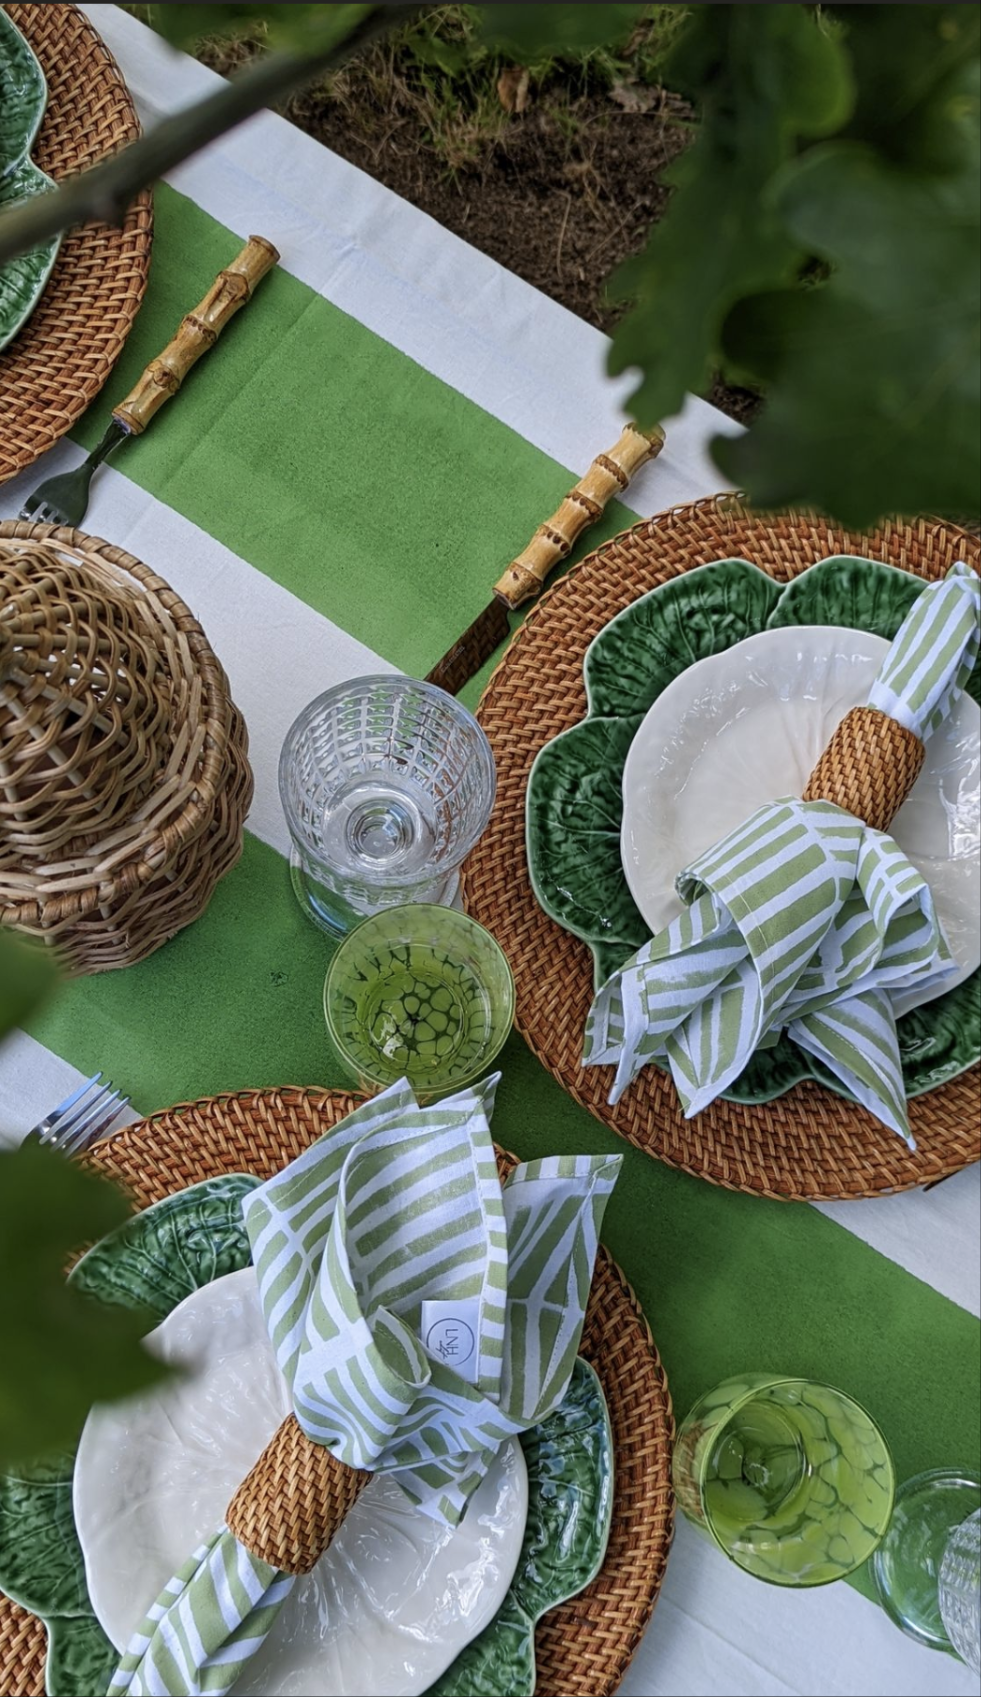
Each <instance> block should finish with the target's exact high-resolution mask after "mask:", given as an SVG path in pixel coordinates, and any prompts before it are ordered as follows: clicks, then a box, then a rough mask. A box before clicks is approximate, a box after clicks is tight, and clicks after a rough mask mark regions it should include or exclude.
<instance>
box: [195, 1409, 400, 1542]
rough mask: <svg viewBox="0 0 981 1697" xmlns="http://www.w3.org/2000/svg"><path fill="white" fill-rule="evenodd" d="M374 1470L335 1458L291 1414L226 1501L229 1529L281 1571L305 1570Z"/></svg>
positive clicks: (339, 1522)
mask: <svg viewBox="0 0 981 1697" xmlns="http://www.w3.org/2000/svg"><path fill="white" fill-rule="evenodd" d="M372 1477H373V1475H372V1474H371V1473H366V1472H363V1471H362V1470H361V1469H360V1468H357V1467H349V1466H348V1465H347V1463H346V1462H344V1461H338V1459H337V1457H336V1456H335V1455H332V1454H331V1451H330V1450H329V1449H326V1448H325V1447H324V1445H323V1444H315V1443H314V1442H313V1440H312V1439H311V1438H308V1437H307V1435H306V1433H305V1432H304V1431H303V1429H302V1427H301V1426H300V1424H299V1422H298V1421H297V1418H296V1415H295V1414H290V1415H288V1416H287V1418H286V1419H285V1420H284V1421H283V1423H282V1425H281V1426H280V1427H279V1429H278V1430H277V1431H276V1432H275V1433H274V1435H273V1436H272V1437H271V1438H270V1440H269V1442H268V1444H267V1445H266V1447H265V1449H264V1450H263V1452H262V1454H261V1455H260V1457H259V1459H258V1461H257V1462H256V1464H255V1466H254V1467H253V1469H252V1471H251V1472H250V1473H248V1474H247V1475H246V1477H245V1478H244V1479H243V1480H242V1483H241V1485H240V1486H239V1487H238V1490H237V1491H236V1492H235V1495H234V1496H233V1498H232V1500H231V1502H230V1503H229V1505H228V1512H227V1514H226V1516H225V1522H226V1525H227V1526H228V1530H229V1532H231V1533H232V1535H233V1537H235V1538H237V1539H238V1541H239V1543H240V1544H244V1546H245V1548H246V1549H247V1550H248V1551H249V1554H250V1555H253V1556H258V1557H259V1559H260V1560H261V1561H265V1562H268V1563H269V1565H270V1567H275V1568H278V1569H279V1571H280V1572H281V1573H292V1574H300V1573H309V1572H310V1570H311V1568H313V1567H316V1565H317V1563H318V1561H319V1560H320V1558H321V1556H322V1555H323V1553H324V1551H325V1550H326V1548H327V1546H328V1545H329V1543H330V1542H331V1539H332V1538H333V1537H334V1534H335V1533H336V1532H338V1531H339V1530H340V1528H341V1526H342V1524H343V1522H344V1519H345V1517H346V1515H347V1513H348V1510H349V1509H351V1508H353V1506H354V1504H355V1503H356V1502H357V1500H358V1498H359V1496H360V1495H361V1492H362V1491H363V1490H364V1488H365V1486H366V1485H367V1483H368V1481H369V1479H371V1478H372Z"/></svg>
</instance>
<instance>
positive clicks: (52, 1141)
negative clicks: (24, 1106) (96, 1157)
mask: <svg viewBox="0 0 981 1697" xmlns="http://www.w3.org/2000/svg"><path fill="white" fill-rule="evenodd" d="M101 1079H102V1074H101V1072H97V1073H93V1075H92V1077H91V1078H87V1079H86V1080H85V1083H84V1084H80V1085H79V1086H78V1089H77V1090H73V1091H72V1093H71V1095H70V1096H66V1097H65V1100H64V1101H63V1102H59V1103H58V1106H57V1107H56V1108H52V1110H51V1112H50V1114H45V1116H44V1118H43V1119H41V1120H38V1123H37V1125H35V1126H33V1127H32V1128H31V1130H30V1131H29V1132H28V1134H27V1135H28V1139H29V1140H33V1141H34V1142H35V1143H43V1144H45V1145H46V1146H47V1147H48V1148H49V1149H59V1150H61V1152H62V1153H63V1154H65V1155H73V1154H77V1153H78V1152H79V1151H80V1150H82V1149H87V1148H88V1146H89V1144H91V1143H94V1142H95V1141H96V1139H97V1138H99V1137H101V1136H102V1135H103V1133H104V1132H107V1131H108V1130H109V1128H110V1126H112V1125H113V1123H114V1122H115V1121H116V1120H117V1119H118V1118H119V1115H120V1114H121V1113H122V1112H123V1110H124V1109H125V1108H127V1107H128V1106H129V1097H128V1096H124V1095H123V1094H122V1092H121V1091H119V1090H114V1089H113V1087H112V1085H111V1084H110V1083H109V1082H108V1080H107V1081H106V1082H105V1083H101V1082H100V1080H101Z"/></svg>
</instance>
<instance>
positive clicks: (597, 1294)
mask: <svg viewBox="0 0 981 1697" xmlns="http://www.w3.org/2000/svg"><path fill="white" fill-rule="evenodd" d="M358 1102H359V1098H357V1097H354V1096H348V1095H341V1094H338V1093H336V1092H328V1091H321V1090H296V1089H284V1090H277V1091H273V1090H265V1091H241V1092H239V1093H237V1094H235V1095H228V1096H216V1097H211V1098H209V1099H207V1100H204V1101H200V1102H194V1103H190V1104H186V1105H184V1106H180V1107H176V1108H169V1109H166V1110H165V1111H163V1112H161V1113H158V1114H152V1115H151V1116H150V1117H149V1119H146V1120H144V1121H142V1122H141V1123H139V1124H137V1125H134V1126H130V1127H127V1128H126V1129H125V1130H124V1131H121V1132H119V1133H117V1135H116V1136H115V1137H112V1138H111V1139H109V1141H108V1142H106V1143H105V1144H104V1145H103V1146H101V1148H100V1151H99V1153H98V1154H97V1155H96V1156H95V1157H94V1158H93V1165H95V1166H97V1167H98V1168H100V1169H101V1170H102V1171H103V1172H105V1173H107V1174H108V1175H109V1176H110V1177H111V1178H114V1179H116V1180H118V1181H120V1182H121V1183H123V1184H125V1185H126V1187H127V1188H128V1189H129V1191H130V1192H131V1194H132V1195H133V1197H134V1200H135V1202H136V1204H137V1206H139V1207H147V1206H149V1204H150V1203H152V1202H157V1201H159V1200H160V1199H161V1198H162V1197H164V1196H168V1195H170V1194H171V1193H172V1192H173V1191H175V1190H181V1189H183V1188H184V1187H185V1186H186V1185H189V1184H196V1183H197V1182H198V1181H199V1180H200V1179H205V1178H214V1177H216V1176H217V1175H218V1174H220V1173H231V1172H251V1173H255V1174H257V1175H258V1176H260V1177H263V1178H265V1177H268V1176H269V1175H270V1174H271V1173H273V1172H277V1171H279V1170H280V1169H281V1168H282V1167H284V1166H285V1165H286V1164H287V1162H289V1161H290V1160H292V1159H293V1158H294V1157H295V1156H296V1155H298V1154H300V1153H301V1151H302V1150H304V1149H306V1148H307V1147H308V1146H309V1144H310V1143H312V1142H313V1140H314V1139H315V1138H316V1137H319V1136H320V1135H321V1134H322V1133H323V1132H325V1131H327V1130H329V1129H330V1127H331V1126H333V1125H336V1124H337V1123H338V1121H339V1120H341V1119H343V1118H344V1116H345V1115H346V1114H349V1113H350V1112H351V1111H352V1109H353V1108H355V1107H357V1106H358ZM581 1354H582V1355H583V1356H584V1357H585V1359H586V1360H587V1361H588V1362H590V1364H591V1365H592V1366H593V1367H594V1368H595V1370H596V1373H597V1374H598V1376H599V1379H600V1381H601V1383H602V1386H603V1390H604V1393H605V1396H606V1401H607V1405H608V1407H609V1411H610V1421H611V1425H612V1428H613V1439H614V1457H615V1460H614V1466H615V1476H614V1502H613V1523H612V1527H611V1532H610V1542H609V1546H608V1549H607V1554H606V1560H605V1562H604V1564H603V1567H602V1569H601V1570H600V1572H599V1574H598V1575H597V1576H596V1578H595V1579H594V1580H593V1582H592V1584H591V1585H589V1586H587V1588H586V1590H585V1591H582V1592H580V1594H579V1595H578V1596H576V1597H573V1598H571V1599H570V1601H569V1602H567V1603H563V1604H562V1605H561V1606H560V1607H559V1608H556V1609H552V1610H550V1611H549V1613H548V1614H546V1615H545V1616H543V1618H542V1620H541V1621H539V1623H538V1626H537V1628H536V1631H535V1658H536V1664H537V1682H536V1686H535V1690H536V1694H537V1697H572V1694H573V1693H576V1694H580V1693H581V1694H582V1697H609V1694H610V1693H612V1692H614V1691H615V1690H616V1688H617V1686H618V1685H619V1683H620V1681H621V1679H622V1678H623V1675H624V1673H625V1672H626V1669H627V1666H628V1663H629V1662H630V1659H631V1657H632V1655H633V1653H634V1651H635V1649H636V1647H637V1644H638V1643H639V1641H640V1637H641V1635H642V1633H643V1631H644V1628H645V1626H646V1625H647V1622H648V1620H649V1619H650V1615H651V1611H652V1609H653V1607H654V1603H655V1601H656V1598H657V1594H658V1591H659V1590H660V1586H661V1581H662V1579H663V1577H664V1569H665V1564H666V1562H667V1556H668V1549H669V1547H670V1543H671V1534H672V1530H673V1498H672V1494H671V1484H670V1463H671V1446H672V1441H673V1437H674V1423H673V1418H672V1413H671V1400H670V1397H669V1394H668V1387H667V1383H666V1380H665V1377H664V1371H663V1368H662V1367H661V1363H660V1360H659V1358H658V1354H657V1350H656V1349H655V1347H654V1343H653V1340H652V1338H651V1334H650V1331H649V1329H648V1326H647V1323H646V1321H645V1319H644V1317H643V1315H642V1313H641V1311H640V1308H639V1306H638V1304H637V1300H636V1298H635V1296H634V1295H633V1292H632V1291H631V1289H630V1287H629V1285H628V1284H627V1283H626V1281H625V1279H624V1277H623V1274H622V1273H621V1272H620V1270H619V1268H618V1267H617V1266H616V1263H615V1262H614V1261H612V1260H611V1258H610V1256H609V1255H608V1253H607V1252H606V1251H605V1250H604V1249H602V1248H601V1249H600V1252H599V1256H598V1259H597V1263H596V1271H595V1274H594V1277H593V1286H592V1292H591V1296H590V1301H589V1307H588V1310H587V1315H586V1325H585V1328H584V1331H583V1338H582V1345H581ZM44 1655H45V1634H44V1627H43V1626H42V1624H41V1622H40V1621H39V1620H37V1619H35V1618H34V1617H33V1616H32V1615H30V1614H28V1613H27V1612H26V1610H24V1609H22V1608H20V1607H18V1605H17V1604H15V1603H12V1602H10V1601H9V1599H7V1598H3V1597H0V1690H3V1691H5V1692H11V1693H13V1692H16V1693H17V1694H18V1697H41V1694H42V1693H43V1692H44V1689H45V1685H44Z"/></svg>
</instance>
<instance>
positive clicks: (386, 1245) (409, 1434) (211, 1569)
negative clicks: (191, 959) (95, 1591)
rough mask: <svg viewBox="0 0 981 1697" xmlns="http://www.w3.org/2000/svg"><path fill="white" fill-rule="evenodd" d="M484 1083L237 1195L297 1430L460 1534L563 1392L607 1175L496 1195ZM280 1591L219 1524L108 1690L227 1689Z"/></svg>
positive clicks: (380, 1125) (513, 1181)
mask: <svg viewBox="0 0 981 1697" xmlns="http://www.w3.org/2000/svg"><path fill="white" fill-rule="evenodd" d="M496 1085H497V1075H495V1076H494V1077H492V1078H489V1079H486V1080H485V1081H484V1082H483V1083H482V1084H480V1085H477V1086H476V1087H475V1088H474V1089H472V1090H468V1091H464V1092H461V1093H460V1094H459V1095H457V1096H453V1097H450V1098H448V1099H447V1100H446V1101H443V1102H438V1103H435V1104H434V1105H432V1106H429V1107H426V1108H420V1107H419V1106H418V1104H417V1103H416V1100H415V1097H414V1096H413V1094H412V1091H411V1089H410V1088H409V1086H408V1084H407V1083H405V1082H403V1083H401V1084H396V1085H393V1086H392V1087H391V1089H389V1090H386V1091H385V1092H384V1093H383V1094H382V1095H380V1096H377V1097H375V1098H374V1099H373V1100H372V1101H370V1102H367V1103H366V1104H365V1105H364V1107H362V1108H359V1109H357V1111H356V1112H355V1113H353V1114H351V1115H349V1117H348V1118H347V1119H346V1120H344V1121H343V1122H342V1124H341V1125H339V1126H336V1127H335V1128H334V1129H333V1130H332V1131H330V1132H328V1133H327V1134H326V1135H325V1136H324V1137H322V1138H321V1139H320V1140H319V1141H318V1142H317V1143H315V1144H313V1145H312V1147H311V1148H310V1149H308V1150H307V1151H305V1153H304V1154H303V1155H301V1156H300V1157H299V1158H298V1159H297V1160H296V1161H294V1162H293V1163H292V1164H291V1165H290V1166H289V1167H287V1168H286V1170H285V1171H284V1172H282V1173H280V1174H278V1175H277V1176H276V1177H275V1178H272V1179H270V1180H269V1181H268V1182H267V1183H266V1184H264V1185H262V1186H261V1187H260V1188H259V1189H258V1190H255V1191H253V1192H252V1193H251V1194H250V1195H249V1196H247V1197H246V1198H245V1201H244V1203H243V1211H244V1214H245V1222H246V1227H247V1230H248V1234H249V1239H250V1242H251V1244H252V1257H253V1261H254V1264H255V1268H256V1275H257V1278H258V1282H259V1292H260V1297H261V1301H262V1308H263V1313H264V1315H265V1320H266V1325H267V1328H268V1331H269V1335H270V1338H271V1340H272V1343H273V1347H274V1350H275V1353H276V1359H277V1361H278V1363H279V1366H280V1368H281V1369H282V1372H283V1374H284V1376H285V1378H286V1380H287V1383H288V1384H289V1387H290V1391H291V1393H292V1401H293V1409H294V1413H295V1414H296V1417H297V1419H298V1421H299V1423H300V1425H301V1426H302V1428H303V1430H304V1431H305V1433H306V1434H307V1436H308V1437H310V1438H311V1439H313V1440H314V1441H315V1442H317V1443H323V1444H326V1445H327V1446H328V1447H329V1448H330V1449H331V1450H332V1451H333V1453H334V1454H335V1455H337V1456H338V1457H339V1458H340V1459H341V1460H342V1461H345V1462H347V1463H349V1464H350V1465H351V1466H352V1467H358V1468H367V1469H370V1470H373V1471H384V1472H389V1473H392V1474H393V1475H394V1477H395V1478H396V1479H397V1480H398V1482H399V1484H400V1485H401V1486H402V1488H403V1490H404V1491H405V1492H406V1494H407V1496H409V1497H410V1499H411V1500H412V1501H413V1502H414V1503H416V1504H417V1505H418V1507H419V1508H420V1510H421V1511H422V1512H423V1513H425V1514H429V1515H433V1516H435V1517H437V1518H438V1519H440V1520H443V1521H445V1522H447V1523H449V1524H451V1525H454V1524H456V1523H457V1522H458V1521H459V1520H460V1519H461V1517H462V1516H463V1514H464V1512H465V1510H466V1506H467V1503H468V1501H469V1499H470V1497H471V1496H472V1494H473V1492H474V1491H475V1489H476V1487H477V1485H478V1484H479V1483H480V1480H481V1479H482V1478H483V1476H484V1474H485V1472H486V1470H487V1468H488V1466H489V1464H490V1462H491V1460H492V1459H493V1457H494V1455H495V1454H496V1452H497V1449H498V1447H499V1446H500V1444H501V1443H502V1442H503V1441H504V1440H505V1439H506V1438H509V1437H512V1436H513V1435H514V1434H515V1433H517V1432H521V1431H523V1430H525V1429H526V1428H527V1427H529V1426H533V1425H536V1424H537V1423H538V1421H540V1420H542V1419H544V1418H545V1417H546V1415H548V1414H550V1413H551V1412H552V1411H553V1410H554V1409H556V1408H557V1407H558V1406H559V1404H560V1403H561V1401H562V1399H563V1397H564V1396H565V1393H566V1389H567V1387H568V1383H569V1378H570V1376H571V1373H572V1369H573V1366H574V1364H575V1359H576V1354H577V1352H578V1348H579V1340H580V1335H581V1332H582V1325H583V1319H584V1316H585V1307H586V1301H587V1299H588V1296H589V1286H590V1281H591V1278H592V1272H593V1263H594V1260H595V1257H596V1251H597V1248H598V1244H599V1231H600V1224H601V1221H602V1218H603V1213H604V1210H605V1207H606V1203H607V1199H608V1197H609V1195H610V1192H611V1190H612V1189H613V1186H614V1184H615V1182H616V1178H617V1173H618V1171H619V1167H620V1157H619V1156H615V1155H614V1156H574V1155H572V1156H556V1157H554V1158H551V1159H547V1160H539V1161H531V1162H528V1163H526V1164H525V1165H523V1166H519V1167H517V1168H516V1169H515V1170H514V1172H513V1173H512V1174H511V1175H510V1177H509V1179H508V1180H507V1182H506V1184H505V1185H504V1186H503V1188H502V1186H501V1184H500V1181H499V1179H498V1174H497V1163H496V1159H495V1155H494V1146H493V1143H492V1141H491V1135H490V1115H491V1111H492V1107H493V1100H494V1091H495V1089H496ZM447 1315H452V1316H453V1319H452V1322H451V1323H450V1322H448V1321H447ZM461 1338H462V1339H465V1340H466V1345H465V1348H461ZM427 1339H428V1342H429V1349H428V1350H427V1347H426V1340H427ZM464 1356H465V1359H461V1357H464ZM454 1359H457V1360H458V1361H459V1362H460V1370H459V1371H458V1370H456V1369H455V1368H454V1367H453V1366H452V1365H449V1364H448V1362H450V1361H453V1360H454ZM292 1584H293V1580H292V1579H290V1578H288V1577H286V1576H284V1575H283V1574H281V1573H279V1572H278V1571H277V1570H276V1569H275V1568H272V1567H270V1566H269V1564H268V1563H267V1562H264V1561H261V1560H259V1559H257V1558H256V1557H254V1556H252V1555H250V1554H249V1552H248V1551H247V1550H245V1549H244V1547H243V1546H242V1545H241V1544H239V1543H238V1541H237V1540H236V1539H235V1538H234V1537H233V1535H232V1534H231V1532H229V1531H228V1530H227V1528H221V1529H220V1530H219V1531H217V1532H216V1533H215V1536H214V1537H213V1538H212V1539H211V1540H210V1541H209V1542H208V1543H206V1544H204V1545H202V1546H201V1547H200V1548H199V1549H197V1550H196V1551H195V1552H194V1554H193V1555H192V1556H191V1557H190V1558H189V1560H188V1561H187V1562H186V1563H185V1565H184V1567H183V1568H182V1569H181V1570H180V1572H179V1573H177V1574H176V1575H175V1576H174V1578H173V1579H172V1580H171V1581H170V1582H169V1584H168V1585H167V1586H166V1588H165V1589H164V1591H163V1592H162V1593H161V1595H160V1597H159V1598H158V1599H157V1601H156V1602H155V1603H154V1604H153V1606H152V1608H151V1609H150V1610H149V1612H148V1614H147V1615H146V1617H145V1619H144V1621H143V1622H142V1624H141V1626H140V1628H139V1630H138V1631H137V1633H136V1634H135V1635H134V1637H133V1639H132V1641H131V1642H130V1644H129V1645H128V1647H127V1649H126V1652H125V1654H124V1656H123V1657H122V1660H121V1661H120V1664H119V1667H118V1669H117V1671H116V1673H115V1675H114V1676H113V1679H112V1682H111V1684H110V1686H109V1697H122V1694H124V1693H126V1694H127V1697H138V1694H143V1693H147V1694H149V1693H161V1694H162V1693H169V1694H174V1697H176V1694H183V1693H197V1692H212V1693H219V1692H225V1691H227V1690H228V1689H229V1688H230V1687H231V1686H232V1685H233V1684H234V1682H235V1680H236V1679H237V1677H238V1676H239V1674H240V1673H241V1671H242V1668H243V1665H244V1664H245V1663H246V1662H247V1661H248V1660H249V1658H250V1657H251V1656H253V1655H254V1654H255V1652H256V1651H257V1650H258V1649H259V1648H260V1646H261V1645H262V1643H263V1641H264V1640H265V1638H266V1636H267V1634H268V1632H269V1630H270V1627H271V1626H272V1624H273V1622H274V1620H275V1618H276V1614H277V1612H278V1610H279V1607H280V1605H281V1603H282V1602H283V1600H284V1599H285V1597H286V1595H287V1593H288V1591H289V1589H290V1587H291V1585H292Z"/></svg>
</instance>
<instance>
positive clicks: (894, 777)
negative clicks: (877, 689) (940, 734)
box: [803, 707, 926, 831]
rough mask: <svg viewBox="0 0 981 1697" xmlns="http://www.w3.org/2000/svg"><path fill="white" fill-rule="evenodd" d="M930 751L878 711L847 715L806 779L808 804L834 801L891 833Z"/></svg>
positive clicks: (854, 711) (861, 709)
mask: <svg viewBox="0 0 981 1697" xmlns="http://www.w3.org/2000/svg"><path fill="white" fill-rule="evenodd" d="M925 756H926V749H925V747H924V745H923V743H922V742H921V741H920V739H919V737H918V736H916V735H915V733H914V732H913V731H910V730H907V729H906V726H905V725H901V724H900V723H899V721H898V720H896V719H890V717H889V715H888V714H887V713H880V711H879V709H878V708H877V707H853V708H852V709H851V711H850V712H848V713H846V714H845V717H844V718H843V719H842V721H841V724H840V725H839V726H838V728H837V730H836V731H835V733H834V735H833V736H832V738H831V741H830V742H829V743H828V746H827V748H826V749H825V751H824V753H823V754H822V755H821V758H820V760H819V761H818V763H817V765H816V766H815V768H814V770H813V772H812V773H811V775H810V777H809V778H808V780H807V788H806V789H805V791H804V795H803V799H804V801H830V802H833V803H834V805H835V806H836V807H841V808H843V809H844V811H845V812H846V813H851V814H853V815H854V817H855V818H856V819H861V820H863V821H864V823H865V824H866V825H871V826H872V828H873V830H876V831H886V830H888V829H889V826H890V825H891V824H892V821H893V819H894V818H895V817H896V814H897V813H898V812H899V809H900V808H901V807H902V805H903V802H904V801H905V800H906V798H907V796H908V795H909V793H910V790H911V789H912V788H913V785H914V784H915V783H916V780H917V778H918V777H919V775H920V769H921V767H922V765H923V761H924V758H925Z"/></svg>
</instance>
